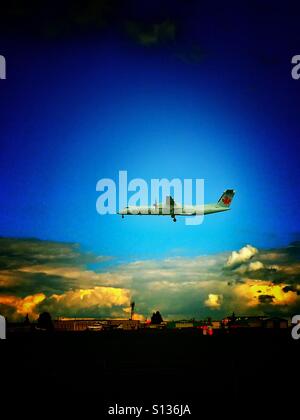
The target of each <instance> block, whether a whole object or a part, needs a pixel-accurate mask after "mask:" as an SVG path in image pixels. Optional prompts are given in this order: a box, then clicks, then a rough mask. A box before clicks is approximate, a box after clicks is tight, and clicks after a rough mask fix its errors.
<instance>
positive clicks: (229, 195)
mask: <svg viewBox="0 0 300 420" xmlns="http://www.w3.org/2000/svg"><path fill="white" fill-rule="evenodd" d="M234 194H235V191H234V190H226V191H224V192H223V194H222V195H221V197H220V198H219V200H218V203H217V204H218V206H220V207H230V204H231V202H232V200H233V197H234Z"/></svg>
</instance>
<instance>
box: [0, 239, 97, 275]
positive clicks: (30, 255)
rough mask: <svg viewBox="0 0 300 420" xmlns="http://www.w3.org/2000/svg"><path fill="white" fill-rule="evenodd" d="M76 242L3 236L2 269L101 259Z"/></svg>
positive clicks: (82, 262)
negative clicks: (86, 251)
mask: <svg viewBox="0 0 300 420" xmlns="http://www.w3.org/2000/svg"><path fill="white" fill-rule="evenodd" d="M79 248H80V247H79V245H78V244H76V243H67V242H66V243H64V242H52V241H42V240H39V239H35V238H29V239H18V238H13V239H12V238H1V237H0V269H1V270H5V269H9V270H13V269H18V268H20V267H25V266H30V265H40V264H47V265H54V266H59V265H62V266H65V265H73V264H76V265H83V264H88V263H92V262H98V261H99V260H98V259H97V258H96V257H95V255H93V254H91V253H82V252H81V251H80V249H79Z"/></svg>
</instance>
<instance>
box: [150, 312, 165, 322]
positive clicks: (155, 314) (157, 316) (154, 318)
mask: <svg viewBox="0 0 300 420" xmlns="http://www.w3.org/2000/svg"><path fill="white" fill-rule="evenodd" d="M162 322H163V319H162V316H161V314H160V313H159V311H157V312H153V314H152V317H151V324H161V323H162Z"/></svg>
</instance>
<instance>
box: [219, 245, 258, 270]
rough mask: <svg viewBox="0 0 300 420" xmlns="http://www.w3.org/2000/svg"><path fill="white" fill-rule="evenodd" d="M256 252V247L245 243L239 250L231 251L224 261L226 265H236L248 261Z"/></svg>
mask: <svg viewBox="0 0 300 420" xmlns="http://www.w3.org/2000/svg"><path fill="white" fill-rule="evenodd" d="M257 253H258V250H257V248H254V246H251V245H246V246H244V247H243V248H241V249H240V250H239V251H233V252H232V253H231V255H230V256H229V257H228V259H227V261H226V266H227V267H231V268H232V267H237V266H239V265H240V264H243V263H245V262H247V261H249V260H250V259H251V258H252V257H253V256H254V255H255V254H257Z"/></svg>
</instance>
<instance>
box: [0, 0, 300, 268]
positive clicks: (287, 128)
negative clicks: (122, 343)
mask: <svg viewBox="0 0 300 420" xmlns="http://www.w3.org/2000/svg"><path fill="white" fill-rule="evenodd" d="M255 4H256V3H254V6H250V5H247V3H246V2H245V4H244V5H243V6H241V5H240V6H236V5H234V4H232V7H231V8H230V7H229V8H228V9H227V10H226V9H223V10H221V9H216V10H214V9H211V10H210V9H209V8H205V7H203V6H202V5H201V6H197V4H196V3H195V2H191V3H190V5H188V3H185V6H183V2H173V6H172V13H170V14H168V13H164V12H166V11H167V9H168V7H171V6H170V3H169V5H168V2H166V10H162V11H161V14H162V15H161V19H162V20H163V19H166V16H168V18H169V16H170V15H171V18H172V17H173V18H174V22H175V26H176V35H175V37H174V39H172V40H168V41H166V42H160V40H157V42H155V43H154V45H150V46H149V45H148V46H145V45H142V44H141V43H139V42H136V40H134V39H131V38H130V37H129V36H128V34H126V33H125V32H122V31H119V30H116V29H115V26H114V25H108V28H106V29H105V30H103V31H101V33H96V34H93V35H91V34H88V35H86V36H84V37H79V36H78V35H76V36H70V37H61V38H60V37H54V38H51V37H50V38H49V37H45V38H43V37H34V36H21V35H20V36H16V37H14V38H13V37H11V36H6V37H2V38H3V39H2V42H1V43H0V47H1V48H0V54H3V55H4V56H5V57H6V60H7V80H0V95H1V105H0V106H1V113H0V121H1V137H0V138H1V155H0V174H1V178H0V182H1V184H0V188H1V207H0V234H1V235H2V236H17V237H28V236H29V237H38V238H41V239H51V240H56V241H57V240H59V241H72V242H73V241H75V242H79V243H81V244H82V245H83V246H84V247H85V248H86V249H89V250H93V251H95V252H97V253H100V254H105V255H114V256H117V257H119V258H120V259H121V260H125V259H132V258H148V257H157V256H165V255H173V254H176V255H178V254H184V255H195V254H207V253H212V252H219V251H223V250H230V249H237V248H240V247H241V246H243V245H245V244H246V243H251V244H253V245H254V246H257V247H266V246H268V247H269V246H279V245H281V244H285V243H288V242H289V241H291V240H293V239H296V238H297V235H298V233H299V231H300V227H299V193H300V187H299V182H298V180H299V152H300V150H299V149H300V147H299V138H300V124H299V115H300V113H299V111H300V100H299V99H300V80H298V81H296V80H293V79H292V78H291V68H292V65H291V57H292V56H293V55H295V54H300V43H299V40H300V36H299V29H298V28H299V14H297V13H296V11H295V10H293V9H292V8H290V9H289V8H288V7H287V6H286V8H285V9H279V8H277V7H276V6H274V5H273V6H272V7H271V6H270V5H271V3H270V4H269V7H267V6H265V7H262V6H261V7H259V6H257V5H256V6H255ZM257 4H258V3H257ZM266 4H268V2H267V3H266ZM153 8H155V7H154V6H153ZM189 8H190V10H189ZM148 12H149V16H150V18H151V13H150V11H147V12H145V10H139V11H136V14H137V16H139V17H140V18H141V17H143V18H144V17H145V15H147V16H148V14H147V13H148ZM195 51H196V53H195ZM119 170H127V171H128V177H129V179H132V178H134V177H142V178H145V179H146V180H148V181H150V179H151V178H162V177H167V178H169V179H171V178H173V177H179V178H204V179H205V201H206V202H214V201H216V200H217V199H218V198H219V196H220V194H221V192H222V191H223V190H224V189H225V188H234V189H235V190H236V197H235V199H234V202H233V205H232V211H231V212H228V213H225V214H219V215H211V216H208V217H206V218H205V221H204V224H203V225H200V226H194V227H190V226H186V225H185V224H184V220H179V221H178V222H177V223H176V224H174V223H173V222H172V220H171V219H169V218H163V217H161V218H157V217H153V218H151V217H132V218H126V219H125V220H122V219H121V218H120V217H118V216H99V215H98V214H97V213H96V209H95V204H96V199H97V197H98V193H97V192H96V190H95V187H96V183H97V181H98V180H99V179H100V178H103V177H110V178H114V179H116V180H117V178H118V171H119Z"/></svg>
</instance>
